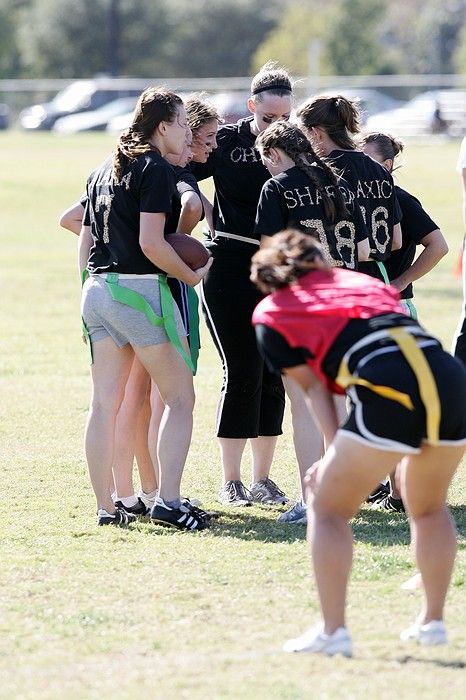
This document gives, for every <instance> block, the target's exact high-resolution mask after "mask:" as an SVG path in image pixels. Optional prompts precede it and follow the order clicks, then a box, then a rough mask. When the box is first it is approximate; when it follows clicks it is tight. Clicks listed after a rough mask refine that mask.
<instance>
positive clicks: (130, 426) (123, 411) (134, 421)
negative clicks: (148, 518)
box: [113, 357, 150, 498]
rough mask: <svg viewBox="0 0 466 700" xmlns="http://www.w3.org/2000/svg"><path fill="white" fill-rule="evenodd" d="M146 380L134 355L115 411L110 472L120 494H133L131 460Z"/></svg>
mask: <svg viewBox="0 0 466 700" xmlns="http://www.w3.org/2000/svg"><path fill="white" fill-rule="evenodd" d="M149 384H150V377H149V375H148V374H147V372H146V370H145V369H144V367H143V366H142V365H141V363H140V362H139V360H138V359H137V357H135V358H134V360H133V364H132V366H131V371H130V374H129V377H128V381H127V382H126V387H125V396H124V399H123V401H122V403H121V406H120V410H119V411H118V416H117V421H116V427H115V458H114V463H113V475H114V479H115V489H116V492H117V495H118V497H119V498H127V497H129V496H132V495H133V494H134V485H133V463H134V452H135V446H136V435H137V426H138V421H139V415H140V412H141V409H142V407H143V405H144V400H145V396H146V393H147V388H148V386H149ZM146 443H147V434H146Z"/></svg>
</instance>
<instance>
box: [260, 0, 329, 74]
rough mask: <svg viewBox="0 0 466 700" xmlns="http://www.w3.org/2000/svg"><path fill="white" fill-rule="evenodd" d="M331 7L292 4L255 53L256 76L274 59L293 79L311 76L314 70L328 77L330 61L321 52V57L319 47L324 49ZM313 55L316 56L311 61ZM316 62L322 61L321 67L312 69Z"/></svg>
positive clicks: (311, 0) (313, 0) (316, 0)
mask: <svg viewBox="0 0 466 700" xmlns="http://www.w3.org/2000/svg"><path fill="white" fill-rule="evenodd" d="M328 6H329V5H328V4H326V5H325V6H324V5H323V4H322V2H320V0H308V2H307V3H305V4H304V3H302V2H296V1H293V2H291V3H289V5H288V6H287V7H285V9H284V11H283V14H282V16H281V17H280V19H279V21H278V23H277V25H276V26H275V27H274V28H273V29H272V30H271V31H270V32H269V33H268V34H267V36H266V37H265V39H264V41H263V42H262V43H261V44H260V46H259V47H258V48H257V49H256V51H255V52H254V55H253V58H252V64H251V72H252V73H254V72H255V71H256V70H257V69H258V68H259V67H260V66H262V65H263V64H264V63H265V62H266V61H268V60H270V58H271V57H273V59H274V60H276V61H278V63H280V64H281V65H284V66H286V67H287V68H288V70H289V71H290V72H291V73H292V74H293V75H307V74H308V73H309V71H310V70H312V71H315V72H320V73H328V72H329V65H328V61H325V59H324V57H323V56H322V52H321V51H320V56H317V54H318V53H319V51H318V48H317V47H319V45H320V46H321V47H322V46H323V38H324V27H325V24H326V21H327V16H328V14H329V12H328ZM313 45H314V47H315V49H313V48H312V46H313ZM316 49H317V50H316ZM313 51H315V56H312V57H310V53H311V52H313ZM313 61H318V63H319V65H318V66H312V65H311V64H312V62H313Z"/></svg>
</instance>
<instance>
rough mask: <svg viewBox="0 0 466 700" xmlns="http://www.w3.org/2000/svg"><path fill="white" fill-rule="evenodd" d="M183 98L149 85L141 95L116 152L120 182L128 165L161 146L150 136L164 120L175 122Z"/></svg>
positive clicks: (114, 161) (114, 173) (164, 89)
mask: <svg viewBox="0 0 466 700" xmlns="http://www.w3.org/2000/svg"><path fill="white" fill-rule="evenodd" d="M182 104H183V101H182V99H181V97H178V95H175V93H174V92H170V91H169V90H167V89H166V88H164V87H149V88H146V89H145V90H144V92H143V93H142V94H141V96H140V97H139V100H138V102H137V105H136V108H135V110H134V114H133V121H132V123H131V126H130V127H128V129H125V130H124V131H123V132H122V133H121V134H120V137H119V139H118V141H117V144H116V148H115V151H114V153H113V177H114V178H115V180H116V181H117V182H120V180H121V178H122V175H123V171H124V168H125V166H126V165H127V164H128V163H129V162H131V161H134V160H135V159H136V158H137V157H138V156H140V155H142V154H143V153H149V152H150V151H155V152H156V153H159V149H158V148H157V147H156V146H154V145H153V144H152V143H151V142H150V139H151V137H152V134H153V133H154V131H155V129H156V128H157V127H158V125H159V124H160V123H161V122H164V121H165V122H173V121H175V119H176V117H177V115H178V110H179V107H180V105H182Z"/></svg>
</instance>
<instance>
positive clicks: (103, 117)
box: [52, 97, 138, 134]
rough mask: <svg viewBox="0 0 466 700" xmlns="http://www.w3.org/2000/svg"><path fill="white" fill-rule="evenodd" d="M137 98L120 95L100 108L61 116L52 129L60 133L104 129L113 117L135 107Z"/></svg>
mask: <svg viewBox="0 0 466 700" xmlns="http://www.w3.org/2000/svg"><path fill="white" fill-rule="evenodd" d="M137 99H138V98H137V97H120V98H119V99H118V100H113V101H112V102H108V104H106V105H104V106H103V107H100V108H99V109H94V110H92V111H90V112H81V113H80V114H70V115H69V116H67V117H61V118H60V119H57V121H56V122H55V124H54V125H53V127H52V131H55V132H56V133H59V134H76V133H78V132H79V131H104V130H105V128H106V127H107V124H108V123H109V121H110V120H111V119H113V118H115V117H117V116H118V115H121V114H127V113H128V110H130V109H134V107H135V105H136V102H137ZM130 114H132V112H131V113H130Z"/></svg>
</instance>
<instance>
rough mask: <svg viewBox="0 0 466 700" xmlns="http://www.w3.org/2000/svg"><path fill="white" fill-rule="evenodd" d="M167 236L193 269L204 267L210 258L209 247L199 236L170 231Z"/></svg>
mask: <svg viewBox="0 0 466 700" xmlns="http://www.w3.org/2000/svg"><path fill="white" fill-rule="evenodd" d="M165 238H166V240H167V243H170V245H171V246H172V248H173V250H175V252H176V253H178V255H179V256H180V258H181V259H182V260H183V262H184V263H186V265H187V266H188V267H190V268H191V270H198V269H199V268H200V267H204V265H205V264H206V263H207V261H208V259H209V258H210V253H209V251H208V250H207V248H206V247H205V246H203V245H202V243H201V242H200V241H198V240H197V238H193V237H192V236H190V235H188V234H186V233H169V234H168V235H167V236H166V237H165Z"/></svg>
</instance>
